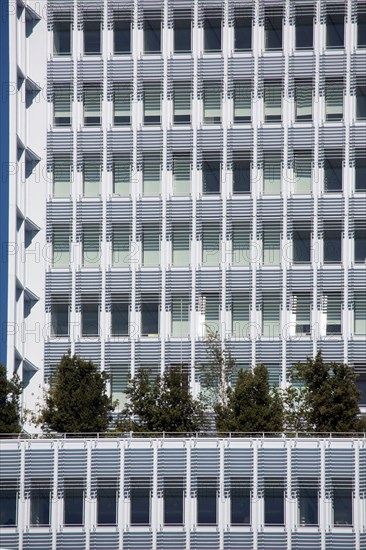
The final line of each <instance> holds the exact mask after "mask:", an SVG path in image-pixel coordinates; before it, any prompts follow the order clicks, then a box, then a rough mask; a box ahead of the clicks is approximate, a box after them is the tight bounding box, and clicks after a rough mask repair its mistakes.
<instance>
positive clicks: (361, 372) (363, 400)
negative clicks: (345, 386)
mask: <svg viewBox="0 0 366 550" xmlns="http://www.w3.org/2000/svg"><path fill="white" fill-rule="evenodd" d="M355 370H356V375H357V378H356V386H357V389H358V390H359V391H360V393H361V395H360V400H359V405H360V406H362V407H365V406H366V365H355Z"/></svg>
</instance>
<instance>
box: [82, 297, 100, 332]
mask: <svg viewBox="0 0 366 550" xmlns="http://www.w3.org/2000/svg"><path fill="white" fill-rule="evenodd" d="M98 335H99V297H98V296H96V295H84V296H82V304H81V336H83V337H89V336H91V337H93V336H94V337H96V336H98Z"/></svg>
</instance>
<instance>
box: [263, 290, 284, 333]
mask: <svg viewBox="0 0 366 550" xmlns="http://www.w3.org/2000/svg"><path fill="white" fill-rule="evenodd" d="M280 298H281V297H280V295H279V294H273V295H268V296H265V297H264V298H263V303H262V334H263V336H265V337H278V336H279V334H280V303H281V301H280Z"/></svg>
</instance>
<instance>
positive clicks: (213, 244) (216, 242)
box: [202, 222, 221, 266]
mask: <svg viewBox="0 0 366 550" xmlns="http://www.w3.org/2000/svg"><path fill="white" fill-rule="evenodd" d="M220 239H221V227H220V225H219V223H217V222H203V224H202V264H203V265H205V266H218V265H219V263H220Z"/></svg>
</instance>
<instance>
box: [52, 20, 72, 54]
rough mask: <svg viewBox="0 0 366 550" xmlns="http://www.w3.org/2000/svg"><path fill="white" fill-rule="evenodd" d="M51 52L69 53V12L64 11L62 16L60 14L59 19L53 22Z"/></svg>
mask: <svg viewBox="0 0 366 550" xmlns="http://www.w3.org/2000/svg"><path fill="white" fill-rule="evenodd" d="M61 17H62V19H61ZM53 53H54V55H70V54H71V20H70V14H69V13H64V14H63V15H62V16H61V14H60V19H56V20H55V21H54V22H53Z"/></svg>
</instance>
